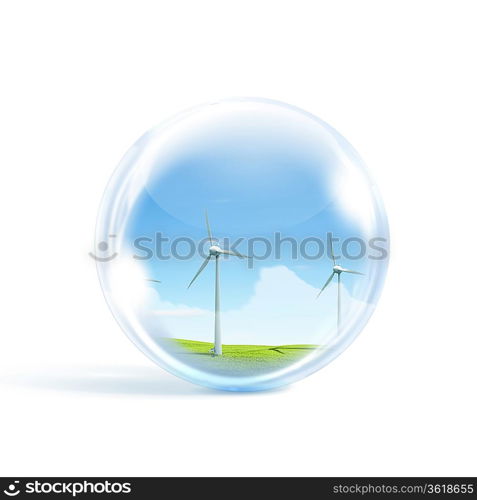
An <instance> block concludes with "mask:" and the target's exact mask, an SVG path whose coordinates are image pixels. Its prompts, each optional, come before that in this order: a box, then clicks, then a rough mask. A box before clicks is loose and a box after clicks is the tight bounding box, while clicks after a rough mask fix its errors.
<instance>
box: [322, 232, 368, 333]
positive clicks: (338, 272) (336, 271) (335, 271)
mask: <svg viewBox="0 0 477 500" xmlns="http://www.w3.org/2000/svg"><path fill="white" fill-rule="evenodd" d="M329 241H330V249H331V258H332V259H333V272H332V273H331V276H330V277H329V278H328V279H327V280H326V283H325V284H324V285H323V288H322V289H321V290H320V291H319V293H318V295H317V296H316V298H317V299H318V297H319V296H320V295H321V294H322V293H323V290H324V289H325V288H326V287H327V286H328V285H329V284H330V283H331V280H332V279H333V277H334V276H335V274H336V275H337V276H338V317H337V326H336V335H339V334H340V323H341V273H350V274H360V275H361V276H364V274H363V273H360V272H358V271H352V270H351V269H345V268H344V267H341V266H339V265H337V264H336V257H335V254H334V252H333V240H332V239H331V238H330V240H329Z"/></svg>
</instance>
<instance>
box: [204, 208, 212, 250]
mask: <svg viewBox="0 0 477 500" xmlns="http://www.w3.org/2000/svg"><path fill="white" fill-rule="evenodd" d="M205 224H206V225H207V233H208V235H209V241H210V244H211V245H213V242H212V231H211V230H210V224H209V216H208V214H207V210H206V211H205Z"/></svg>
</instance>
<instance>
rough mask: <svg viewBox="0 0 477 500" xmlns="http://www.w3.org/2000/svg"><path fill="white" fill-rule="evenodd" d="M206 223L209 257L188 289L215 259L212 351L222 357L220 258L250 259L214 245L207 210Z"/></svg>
mask: <svg viewBox="0 0 477 500" xmlns="http://www.w3.org/2000/svg"><path fill="white" fill-rule="evenodd" d="M205 223H206V225H207V233H208V235H209V242H210V245H211V246H210V248H209V255H208V257H206V259H205V260H204V262H203V263H202V265H201V266H200V267H199V270H198V271H197V273H196V275H195V276H194V277H193V278H192V281H191V282H190V283H189V286H188V287H187V288H190V286H191V285H192V283H194V281H195V280H196V279H197V277H198V276H199V274H200V273H201V272H202V271H203V270H204V269H205V267H206V266H207V264H208V263H209V261H210V260H211V259H212V258H215V328H214V347H213V349H211V351H212V352H213V354H214V355H215V356H221V355H222V338H221V330H220V274H219V257H220V256H221V255H222V254H226V255H234V256H235V257H240V258H241V259H248V258H250V257H248V256H247V255H242V254H240V253H238V252H232V251H231V250H223V249H222V248H220V247H219V246H218V245H214V242H213V238H212V231H211V230H210V224H209V217H208V216H207V210H206V211H205Z"/></svg>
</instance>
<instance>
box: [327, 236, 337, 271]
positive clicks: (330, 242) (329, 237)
mask: <svg viewBox="0 0 477 500" xmlns="http://www.w3.org/2000/svg"><path fill="white" fill-rule="evenodd" d="M331 238H332V235H331V236H330V234H328V242H329V245H330V249H331V258H332V259H333V265H334V266H336V257H335V252H333V241H332V239H331Z"/></svg>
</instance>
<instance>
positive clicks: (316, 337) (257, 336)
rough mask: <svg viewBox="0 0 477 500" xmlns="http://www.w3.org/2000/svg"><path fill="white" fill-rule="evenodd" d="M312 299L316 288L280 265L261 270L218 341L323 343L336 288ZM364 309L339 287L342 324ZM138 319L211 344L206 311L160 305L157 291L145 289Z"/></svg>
mask: <svg viewBox="0 0 477 500" xmlns="http://www.w3.org/2000/svg"><path fill="white" fill-rule="evenodd" d="M351 279H356V278H355V277H352V278H351ZM319 285H320V286H321V285H322V283H319ZM316 295H317V288H314V287H313V286H311V285H309V284H308V283H306V282H304V281H303V280H301V279H300V278H299V277H298V276H297V275H296V274H295V273H294V272H293V271H291V270H290V269H288V268H287V267H285V266H276V267H269V268H264V269H262V271H261V273H260V279H259V281H258V282H257V284H256V286H255V290H254V294H253V296H252V297H251V298H250V300H249V301H248V302H247V303H246V304H245V305H244V306H243V307H241V308H239V309H236V310H232V311H224V312H223V313H222V341H223V343H224V344H264V345H283V344H324V343H326V342H327V341H329V340H330V339H331V338H334V336H335V335H336V314H337V284H336V283H331V284H330V285H329V287H328V288H327V289H326V290H325V292H324V293H323V294H322V295H321V296H320V298H319V299H318V300H317V299H316ZM366 306H367V304H365V303H362V302H360V301H357V300H355V299H353V298H351V297H350V296H349V294H348V292H347V290H346V287H345V286H343V287H342V320H343V321H342V324H343V325H344V324H345V321H346V319H347V318H349V317H351V316H352V315H353V314H355V313H356V312H357V311H358V310H360V309H361V308H362V307H366ZM138 315H139V316H140V318H141V319H140V321H141V322H142V324H143V325H144V327H145V329H147V330H148V331H149V332H150V333H151V334H152V335H155V336H170V337H174V338H184V339H190V340H202V341H209V342H212V341H213V330H214V312H213V311H212V310H205V309H198V308H192V307H188V306H184V305H182V304H172V303H170V302H167V301H163V300H162V299H161V297H160V295H159V293H158V290H157V289H150V292H149V294H148V300H146V301H145V302H143V304H142V307H141V308H140V310H138Z"/></svg>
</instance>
